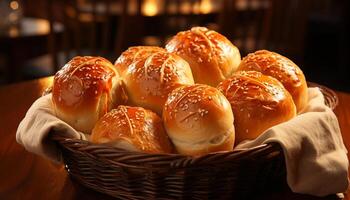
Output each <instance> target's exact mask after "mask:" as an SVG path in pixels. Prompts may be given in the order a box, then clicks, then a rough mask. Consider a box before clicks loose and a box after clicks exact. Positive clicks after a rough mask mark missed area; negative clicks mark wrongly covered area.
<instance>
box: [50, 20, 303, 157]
mask: <svg viewBox="0 0 350 200" xmlns="http://www.w3.org/2000/svg"><path fill="white" fill-rule="evenodd" d="M52 102H53V107H54V110H55V113H56V115H57V117H59V118H60V119H62V120H63V121H65V122H67V123H68V124H69V125H70V126H72V127H73V128H74V129H76V130H78V131H81V132H83V133H85V134H89V135H90V141H91V142H93V143H97V144H105V145H111V146H114V147H117V148H122V149H126V150H129V151H141V152H147V153H179V154H183V155H189V156H200V155H205V154H208V153H213V152H219V151H231V150H233V148H234V146H235V144H238V143H239V142H242V141H243V140H247V139H254V138H256V137H258V136H259V135H260V134H262V133H263V132H264V131H265V130H267V129H269V128H270V127H272V126H274V125H277V124H279V123H282V122H286V121H288V120H290V119H291V118H293V117H295V116H296V114H297V113H298V111H300V110H302V109H303V108H304V107H305V106H306V103H307V86H306V81H305V77H304V75H303V72H302V71H301V70H300V69H299V67H298V66H297V65H296V64H294V63H293V62H292V61H291V60H289V59H288V58H286V57H283V56H282V55H280V54H277V53H274V52H270V51H267V50H260V51H256V52H255V53H251V54H248V55H247V56H246V57H244V58H243V59H242V60H241V56H240V53H239V50H238V49H237V47H235V46H234V45H233V44H232V43H231V42H230V41H229V40H228V39H227V38H226V37H224V36H223V35H221V34H219V33H217V32H215V31H213V30H208V29H207V28H204V27H194V28H192V29H191V30H187V31H183V32H179V33H178V34H177V35H175V36H174V37H173V38H172V39H171V40H170V41H169V42H168V44H167V45H166V47H165V48H161V47H153V46H137V47H130V48H129V49H127V50H126V51H125V52H123V53H122V54H121V55H120V57H119V58H118V59H117V60H116V61H115V64H114V65H113V64H112V63H111V62H109V61H108V60H106V59H104V58H102V57H92V56H84V57H75V58H73V59H72V60H71V61H70V62H68V63H67V64H66V65H65V66H64V67H63V68H62V69H61V70H60V71H58V72H57V74H56V75H55V77H54V83H53V90H52Z"/></svg>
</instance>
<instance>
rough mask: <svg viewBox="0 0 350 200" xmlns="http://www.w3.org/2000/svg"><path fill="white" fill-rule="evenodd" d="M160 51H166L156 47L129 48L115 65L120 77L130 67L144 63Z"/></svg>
mask: <svg viewBox="0 0 350 200" xmlns="http://www.w3.org/2000/svg"><path fill="white" fill-rule="evenodd" d="M158 51H166V50H165V49H163V48H160V47H155V46H135V47H130V48H128V50H127V51H124V52H123V53H122V54H121V55H120V56H119V58H118V59H117V60H116V61H115V63H114V65H115V66H116V69H117V71H118V72H119V75H120V76H123V75H124V73H125V71H126V70H127V69H128V68H129V66H130V65H131V64H133V63H135V62H138V61H140V60H141V61H142V60H144V59H146V58H148V57H149V56H150V55H151V54H153V53H156V52H158Z"/></svg>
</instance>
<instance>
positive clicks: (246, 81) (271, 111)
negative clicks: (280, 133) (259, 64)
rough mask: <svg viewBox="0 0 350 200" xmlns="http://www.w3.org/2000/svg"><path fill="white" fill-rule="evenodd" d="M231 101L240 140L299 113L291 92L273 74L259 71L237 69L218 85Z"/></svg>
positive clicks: (255, 135)
mask: <svg viewBox="0 0 350 200" xmlns="http://www.w3.org/2000/svg"><path fill="white" fill-rule="evenodd" d="M218 89H219V90H220V91H221V92H222V93H223V94H224V95H225V96H226V97H227V99H228V100H229V102H230V103H231V107H232V111H233V114H234V116H235V123H234V125H235V129H236V143H240V142H242V141H243V140H246V139H254V138H256V137H258V136H259V135H260V134H261V133H263V132H264V131H265V130H266V129H268V128H270V127H272V126H274V125H277V124H279V123H282V122H285V121H288V120H289V119H291V118H293V117H294V116H295V115H296V107H295V105H294V102H293V99H292V97H291V95H290V94H289V92H288V91H287V90H286V89H285V88H284V87H283V85H282V84H281V83H280V82H279V81H278V80H276V79H275V78H273V77H270V76H265V75H263V74H262V73H260V72H256V71H247V72H245V71H241V72H236V73H234V74H233V75H232V77H231V78H229V79H227V80H224V81H223V82H221V83H220V84H219V85H218Z"/></svg>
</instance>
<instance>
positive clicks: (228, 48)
mask: <svg viewBox="0 0 350 200" xmlns="http://www.w3.org/2000/svg"><path fill="white" fill-rule="evenodd" d="M166 49H167V50H168V51H169V52H172V53H176V54H177V55H179V56H181V57H182V58H184V59H185V60H186V61H187V62H188V63H189V64H190V66H191V69H192V73H193V77H194V80H195V82H196V83H203V84H207V85H211V86H214V87H216V86H217V84H218V83H219V82H221V81H222V80H224V79H226V78H228V77H230V76H231V74H232V73H233V72H235V71H236V69H237V67H238V65H239V63H240V61H241V55H240V53H239V50H238V49H237V47H235V46H234V45H233V44H232V43H231V42H230V41H229V40H228V39H227V38H226V37H224V36H223V35H221V34H219V33H217V32H215V31H212V30H208V29H207V28H204V27H194V28H192V29H191V30H188V31H183V32H179V33H178V34H177V35H176V36H174V37H173V38H172V39H171V40H170V41H169V42H168V44H167V45H166Z"/></svg>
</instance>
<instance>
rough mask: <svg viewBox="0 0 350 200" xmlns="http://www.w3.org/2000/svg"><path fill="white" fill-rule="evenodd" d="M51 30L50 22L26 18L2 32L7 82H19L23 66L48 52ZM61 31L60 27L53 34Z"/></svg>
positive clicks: (1, 51) (1, 49) (0, 41)
mask: <svg viewBox="0 0 350 200" xmlns="http://www.w3.org/2000/svg"><path fill="white" fill-rule="evenodd" d="M49 30H50V29H49V22H48V20H46V19H42V18H26V17H25V18H22V19H21V20H20V21H19V24H18V25H17V26H13V27H9V28H8V30H6V31H2V32H0V54H2V55H4V57H5V64H4V65H5V67H6V75H5V76H6V77H5V79H7V80H6V81H8V82H13V81H16V80H19V79H20V78H21V73H20V70H21V67H22V66H23V64H24V63H25V62H26V61H27V60H29V59H31V58H34V57H36V56H39V55H42V54H45V53H46V52H47V38H48V35H49V32H50V31H49ZM60 31H62V27H61V26H59V25H58V26H56V28H55V29H53V31H52V34H57V33H58V32H60ZM29 49H30V51H29Z"/></svg>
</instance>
